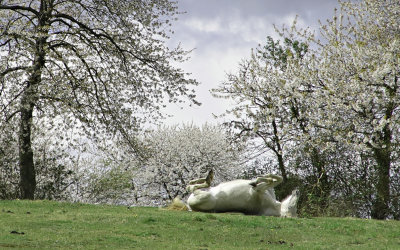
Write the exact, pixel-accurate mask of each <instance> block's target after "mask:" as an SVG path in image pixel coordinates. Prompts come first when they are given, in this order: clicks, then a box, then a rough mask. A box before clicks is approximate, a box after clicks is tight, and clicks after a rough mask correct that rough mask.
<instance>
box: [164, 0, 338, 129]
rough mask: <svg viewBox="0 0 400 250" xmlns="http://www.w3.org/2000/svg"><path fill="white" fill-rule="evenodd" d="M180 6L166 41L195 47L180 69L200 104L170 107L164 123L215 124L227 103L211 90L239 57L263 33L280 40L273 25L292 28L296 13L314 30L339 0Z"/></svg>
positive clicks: (202, 0) (207, 0)
mask: <svg viewBox="0 0 400 250" xmlns="http://www.w3.org/2000/svg"><path fill="white" fill-rule="evenodd" d="M178 5H179V9H180V11H185V12H186V14H183V15H180V16H179V20H178V21H177V22H175V23H174V26H173V29H174V31H175V34H174V35H172V38H171V41H170V45H171V46H176V45H177V44H179V43H181V46H182V47H183V48H185V49H194V51H193V52H192V53H191V56H190V57H191V58H190V59H189V61H187V62H185V63H183V64H181V65H180V67H181V68H182V69H183V70H184V71H186V72H188V73H191V74H192V77H193V78H195V79H197V80H198V81H199V82H200V85H199V86H198V87H197V88H196V91H197V97H198V98H197V99H198V101H200V102H201V103H202V105H201V106H200V107H192V108H190V107H187V105H186V106H183V109H182V108H181V107H180V106H177V105H175V104H174V105H171V106H169V107H168V108H167V110H166V112H167V113H169V114H172V115H173V117H171V118H167V120H166V121H165V124H167V125H172V124H181V123H188V122H193V123H194V124H196V125H202V124H204V123H206V122H209V123H217V122H218V121H217V120H215V119H214V118H213V114H217V115H219V114H221V113H223V112H224V111H225V110H226V109H227V108H229V103H228V102H227V101H225V100H221V99H216V98H213V97H212V95H211V94H210V89H212V88H216V87H217V86H218V85H219V84H220V83H221V82H222V81H224V80H225V79H226V73H228V72H231V73H234V72H236V71H237V69H238V63H239V62H240V60H241V59H243V58H248V57H249V55H250V52H251V49H252V48H256V47H257V46H258V44H264V43H265V41H266V37H267V36H272V37H273V38H275V39H277V38H278V36H277V34H276V33H275V31H274V24H275V25H276V26H277V27H281V26H282V25H283V24H285V25H286V26H290V25H291V24H292V22H293V20H294V18H295V17H296V15H298V25H300V26H302V27H310V28H311V29H313V30H315V29H317V28H318V27H319V23H318V21H319V20H321V21H322V22H325V21H326V19H328V18H331V17H332V16H333V14H334V8H335V7H336V6H337V5H338V4H337V0H180V1H179V4H178Z"/></svg>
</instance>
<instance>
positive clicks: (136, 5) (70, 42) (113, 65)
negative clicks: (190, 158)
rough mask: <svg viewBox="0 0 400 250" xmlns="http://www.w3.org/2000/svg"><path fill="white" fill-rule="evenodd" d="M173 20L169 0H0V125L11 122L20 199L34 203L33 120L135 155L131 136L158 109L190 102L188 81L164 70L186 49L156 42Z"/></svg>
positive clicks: (172, 5)
mask: <svg viewBox="0 0 400 250" xmlns="http://www.w3.org/2000/svg"><path fill="white" fill-rule="evenodd" d="M176 14H178V12H177V7H176V3H175V2H170V1H168V0H160V1H129V0H108V1H104V0H83V1H75V0H24V1H15V0H11V1H0V29H1V31H0V55H1V59H0V60H1V62H0V105H1V107H0V112H1V123H0V126H1V127H3V126H7V123H8V122H10V121H11V120H12V119H17V120H18V123H19V125H18V142H19V150H18V151H19V168H20V177H21V179H20V187H21V198H25V199H33V198H34V193H35V188H36V178H35V166H34V159H33V149H32V148H33V146H32V139H31V136H32V130H33V126H34V125H35V124H36V123H37V121H39V120H40V119H42V120H45V121H47V123H48V124H49V125H51V126H53V127H58V128H59V129H60V131H66V130H68V129H75V131H79V132H85V133H86V134H78V135H77V136H81V137H83V136H86V137H87V138H94V137H96V135H98V134H107V135H109V136H115V137H118V138H122V139H123V140H124V141H125V142H126V143H128V145H129V146H130V147H131V148H133V149H137V147H138V142H137V140H136V139H135V131H137V130H138V129H139V128H140V125H141V124H143V123H144V122H148V121H149V120H153V119H156V118H159V117H161V112H160V107H162V105H164V104H163V102H165V101H169V102H177V101H181V98H180V96H185V97H186V98H188V100H189V101H190V102H191V103H195V104H198V103H197V102H196V101H195V100H194V97H195V96H194V94H193V92H192V91H191V90H190V89H189V88H190V87H189V86H190V85H196V84H197V82H196V81H194V80H191V79H188V78H187V75H186V74H185V73H184V72H182V71H181V70H180V69H179V68H175V67H173V66H172V65H171V63H172V62H174V61H178V62H179V61H182V60H185V59H186V55H187V52H185V51H183V50H182V49H180V48H179V47H178V48H175V49H172V50H171V49H169V48H167V47H166V45H165V41H166V40H167V39H168V38H169V37H168V36H169V34H170V33H171V30H170V26H171V21H173V20H174V18H175V16H176ZM64 139H65V137H64V138H54V140H60V141H62V140H64Z"/></svg>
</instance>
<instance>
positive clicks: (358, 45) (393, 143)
mask: <svg viewBox="0 0 400 250" xmlns="http://www.w3.org/2000/svg"><path fill="white" fill-rule="evenodd" d="M340 6H341V9H340V11H339V12H336V13H335V16H334V18H333V19H332V20H328V22H327V24H324V25H321V28H320V30H319V31H320V32H319V33H318V35H319V36H318V37H319V38H318V37H317V36H315V34H314V33H311V32H309V31H308V30H299V29H296V26H295V25H294V26H293V27H292V28H291V29H285V28H284V29H283V30H282V31H280V34H281V35H282V36H283V37H284V38H288V39H289V40H290V41H300V40H302V41H304V43H305V44H307V46H306V48H307V53H306V54H305V55H304V56H299V55H297V56H296V53H293V56H288V57H285V56H282V55H284V54H282V53H283V51H285V49H280V48H279V46H277V45H276V43H274V42H271V41H269V43H267V49H266V51H265V54H264V58H267V59H270V60H274V58H278V59H279V58H280V59H281V62H285V64H284V65H285V67H280V69H279V70H276V68H277V67H278V66H279V65H281V64H279V63H278V64H276V63H275V64H274V63H270V64H269V65H270V66H267V67H265V66H264V65H262V64H260V63H259V59H258V58H257V57H255V56H254V55H253V56H252V58H251V60H249V62H247V64H244V65H242V67H241V69H242V71H245V72H246V75H245V74H243V73H242V71H241V72H240V73H239V75H238V76H235V77H234V78H233V80H230V81H229V84H226V85H225V86H223V87H222V88H221V90H220V92H222V93H225V94H226V95H227V96H228V97H233V98H237V100H239V103H241V104H242V105H241V106H240V107H239V108H236V110H233V111H232V112H233V113H235V112H236V113H240V112H243V111H245V112H243V113H245V114H246V115H247V116H246V117H247V119H248V120H246V121H250V122H252V123H253V124H255V125H257V126H252V127H250V128H251V129H250V130H249V131H251V133H254V132H257V131H260V128H259V127H261V129H262V130H264V131H267V132H269V134H268V136H269V138H271V139H272V138H273V137H271V136H273V133H271V132H272V131H273V130H272V129H271V128H273V126H268V124H272V121H273V120H274V119H276V118H277V117H278V118H280V119H281V121H284V122H283V123H282V124H284V125H281V126H277V127H278V128H279V129H280V137H279V139H280V141H282V142H283V141H285V142H286V143H285V145H286V147H287V150H286V152H296V150H293V149H296V148H299V146H300V148H301V147H303V148H304V149H305V150H300V151H299V152H300V154H299V155H298V156H301V157H299V158H298V159H302V161H303V163H304V164H300V165H299V166H313V167H317V170H318V176H317V177H318V181H319V182H320V183H322V181H324V182H326V183H327V186H328V187H332V186H334V185H336V184H338V183H341V184H340V186H342V187H343V184H344V183H346V181H349V183H347V185H348V189H349V190H352V191H353V193H354V192H359V193H360V194H362V193H366V196H369V197H365V198H363V199H364V201H365V203H369V202H370V203H371V206H370V210H371V211H370V212H371V214H370V215H371V216H372V217H373V218H377V219H385V218H391V217H398V215H397V214H396V213H398V212H396V211H398V195H397V194H396V190H399V188H398V183H396V182H395V180H398V174H397V173H396V169H398V164H399V157H398V153H397V152H399V151H400V149H399V145H400V144H399V138H400V135H399V131H400V101H399V100H400V98H399V94H400V90H399V89H400V88H399V85H400V80H399V76H400V70H399V69H400V61H399V58H400V50H399V48H400V46H399V41H400V35H399V34H400V30H399V29H400V27H399V25H398V24H399V23H400V15H399V13H400V4H399V2H398V1H391V0H387V1H378V0H366V1H361V2H356V3H352V2H340ZM272 52H273V53H272ZM300 55H301V54H300ZM299 58H301V60H299ZM268 67H270V68H268ZM242 75H243V76H246V77H242ZM248 76H250V77H248ZM229 77H230V76H229ZM240 88H241V92H242V93H243V94H241V93H239V91H237V89H240ZM232 89H233V91H232ZM253 89H257V91H253ZM248 93H249V94H248ZM265 97H268V98H269V99H268V102H266V101H265V100H266V98H265ZM258 103H266V104H269V105H264V104H263V105H264V106H263V107H266V108H263V109H261V108H259V107H260V105H258V106H257V105H256V104H258ZM270 103H272V105H271V104H270ZM282 107H283V108H282ZM278 108H280V109H278ZM254 110H255V111H254ZM277 114H278V115H277ZM260 118H262V119H264V120H267V121H269V123H266V122H263V123H259V122H258V121H259V120H260ZM284 119H285V120H284ZM257 122H258V123H257ZM258 125H260V126H258ZM293 132H294V133H293ZM295 133H296V134H295ZM271 141H272V140H271ZM272 142H273V141H272ZM271 145H274V144H271ZM289 149H290V150H289ZM315 149H317V151H315ZM337 152H341V154H343V155H344V156H345V157H343V159H342V163H343V165H342V164H337V163H335V161H332V159H333V158H332V156H334V155H335V154H336V153H337ZM301 153H304V156H307V158H304V157H303V156H302V155H301ZM315 156H317V157H315ZM345 158H348V159H349V161H346V160H345ZM306 161H310V164H307V163H306ZM335 165H336V168H337V169H335ZM306 169H309V167H306ZM303 173H304V171H303ZM364 173H365V174H364ZM329 174H330V175H332V176H331V177H332V178H330V177H329ZM323 178H327V179H325V180H324V179H323ZM340 178H341V180H339V179H340ZM360 178H364V179H363V180H360ZM332 180H333V181H334V182H332V183H329V181H332ZM355 180H357V181H355ZM365 180H369V181H371V183H369V184H368V185H367V186H368V187H369V188H368V190H370V188H371V189H373V192H371V193H369V192H364V191H366V190H363V188H362V186H363V185H361V183H362V182H363V181H365ZM334 190H335V191H336V192H337V193H336V194H338V195H342V196H345V194H344V192H341V191H340V190H339V189H337V188H335V189H334ZM328 191H329V190H328ZM325 192H326V191H325ZM346 192H347V191H346ZM329 193H331V192H329ZM347 193H351V192H350V191H349V192H347ZM360 196H361V195H360ZM366 206H368V205H366ZM364 207H365V206H364Z"/></svg>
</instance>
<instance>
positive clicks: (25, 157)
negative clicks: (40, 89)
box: [19, 87, 36, 200]
mask: <svg viewBox="0 0 400 250" xmlns="http://www.w3.org/2000/svg"><path fill="white" fill-rule="evenodd" d="M28 88H29V87H28ZM31 98H32V97H31V96H30V91H29V90H27V91H26V92H25V93H24V95H23V97H22V100H21V118H20V119H21V120H20V127H19V167H20V190H21V198H22V199H31V200H33V199H34V194H35V189H36V176H35V167H34V162H33V152H32V143H31V130H32V117H33V107H34V105H33V103H32V101H30V99H31Z"/></svg>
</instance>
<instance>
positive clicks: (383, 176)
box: [371, 148, 391, 220]
mask: <svg viewBox="0 0 400 250" xmlns="http://www.w3.org/2000/svg"><path fill="white" fill-rule="evenodd" d="M390 155H391V154H390V149H388V148H384V149H374V157H375V160H376V163H377V175H378V180H377V183H376V191H377V193H376V199H375V201H374V204H373V207H372V214H371V215H372V218H374V219H379V220H384V219H386V218H388V216H389V215H390V206H389V204H390V165H391V160H390Z"/></svg>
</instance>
